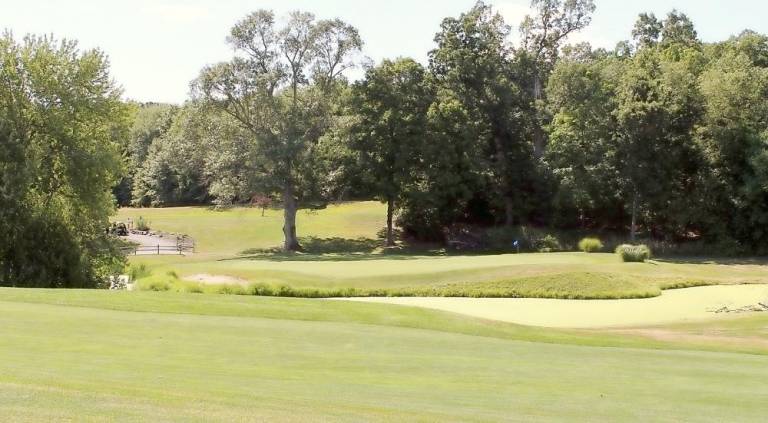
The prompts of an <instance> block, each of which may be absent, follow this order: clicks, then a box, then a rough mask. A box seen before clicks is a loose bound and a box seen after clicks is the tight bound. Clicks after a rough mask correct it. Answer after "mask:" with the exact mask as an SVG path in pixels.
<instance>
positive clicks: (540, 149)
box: [533, 72, 547, 159]
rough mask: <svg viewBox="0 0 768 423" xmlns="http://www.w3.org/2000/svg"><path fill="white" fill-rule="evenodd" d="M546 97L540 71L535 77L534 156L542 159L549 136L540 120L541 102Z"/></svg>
mask: <svg viewBox="0 0 768 423" xmlns="http://www.w3.org/2000/svg"><path fill="white" fill-rule="evenodd" d="M543 98H544V88H543V87H542V84H541V77H540V76H539V74H538V72H536V74H535V75H534V77H533V99H534V101H535V104H534V111H535V113H536V119H535V122H534V125H533V156H534V157H535V158H537V159H540V158H541V157H543V156H544V150H545V149H546V144H547V137H546V135H545V134H544V129H542V127H541V122H539V103H540V100H542V99H543Z"/></svg>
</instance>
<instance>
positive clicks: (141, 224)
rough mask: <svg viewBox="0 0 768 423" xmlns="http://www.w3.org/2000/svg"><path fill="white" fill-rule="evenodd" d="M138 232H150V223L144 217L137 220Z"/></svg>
mask: <svg viewBox="0 0 768 423" xmlns="http://www.w3.org/2000/svg"><path fill="white" fill-rule="evenodd" d="M136 230H137V231H142V232H146V231H148V230H149V221H147V220H146V219H144V218H143V217H141V216H139V218H138V219H136Z"/></svg>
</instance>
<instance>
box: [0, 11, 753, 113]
mask: <svg viewBox="0 0 768 423" xmlns="http://www.w3.org/2000/svg"><path fill="white" fill-rule="evenodd" d="M490 3H492V4H493V5H494V6H495V7H496V8H497V9H498V10H499V11H500V12H501V13H502V14H503V15H504V17H505V18H506V20H507V22H508V23H509V24H511V25H512V26H513V27H515V30H516V26H517V24H518V23H519V22H520V20H521V19H522V17H523V16H524V15H525V14H526V13H527V10H528V4H529V1H528V0H495V1H490ZM473 4H474V0H378V1H363V0H356V1H355V0H132V1H123V0H78V1H60V0H59V1H56V0H24V1H10V0H0V28H6V29H10V30H12V31H13V32H14V34H15V35H17V36H21V35H22V34H25V33H53V34H54V35H56V36H57V37H67V38H71V39H77V40H79V41H80V43H81V45H82V46H83V47H99V48H101V49H102V50H104V51H105V52H106V53H107V54H108V55H109V57H110V59H111V62H112V74H113V76H114V78H115V79H116V80H117V81H118V82H119V83H120V84H121V85H122V86H123V87H124V89H125V95H126V97H127V98H131V99H135V100H140V101H163V102H182V101H184V99H186V98H187V93H188V85H189V81H190V80H192V79H193V78H195V77H196V76H197V73H198V72H199V70H200V69H201V68H202V67H203V66H204V65H205V64H207V63H212V62H216V61H220V60H225V59H227V58H228V57H230V56H231V51H230V49H229V48H228V47H227V45H226V44H225V42H224V38H225V37H226V34H227V31H228V30H229V28H230V27H231V26H232V24H233V23H234V22H235V21H236V20H238V19H239V18H241V17H242V16H244V15H245V14H246V13H248V12H250V11H252V10H255V9H259V8H267V9H273V10H275V12H276V13H278V15H284V14H286V13H287V12H288V11H290V10H296V9H300V10H307V11H311V12H314V13H315V14H316V15H318V17H321V18H328V17H340V18H342V19H344V20H346V21H348V22H350V23H351V24H353V25H355V26H356V27H357V28H358V29H359V30H360V32H361V34H362V36H363V39H364V41H365V43H366V45H365V48H364V51H363V54H364V55H365V56H368V57H371V58H372V59H374V60H375V61H378V60H381V59H382V58H385V57H396V56H411V57H413V58H415V59H417V60H419V61H422V62H425V61H426V57H427V52H428V51H429V50H430V49H431V48H432V47H433V42H432V39H433V37H434V34H435V32H437V30H438V27H439V24H440V21H441V20H442V19H443V18H444V17H446V16H457V15H458V14H459V13H461V12H462V11H465V10H467V9H469V8H470V7H471V6H472V5H473ZM596 4H597V11H596V13H595V15H594V20H593V23H592V25H591V26H590V27H589V28H588V29H587V30H585V31H584V32H583V33H580V34H578V35H577V36H576V37H575V38H574V40H573V41H589V42H591V43H592V44H593V45H595V46H600V47H612V46H614V45H615V43H616V42H617V41H619V40H622V39H626V38H628V37H629V32H630V31H631V28H632V24H633V23H634V21H635V18H636V17H637V14H638V13H640V12H646V11H649V12H654V13H656V15H657V16H663V15H665V14H666V13H667V12H668V11H670V10H671V9H672V8H677V9H679V10H681V11H683V12H685V13H687V14H688V15H689V16H690V17H691V18H692V19H693V21H694V23H695V24H696V27H697V30H698V31H699V34H700V36H701V38H702V39H703V40H704V41H715V40H721V39H724V38H727V37H728V36H729V35H732V34H736V33H738V32H741V30H743V29H747V28H749V29H753V30H756V31H759V32H763V33H768V19H766V16H768V2H764V1H760V0H730V1H722V0H646V1H618V0H596Z"/></svg>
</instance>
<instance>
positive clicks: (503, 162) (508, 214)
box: [493, 135, 515, 226]
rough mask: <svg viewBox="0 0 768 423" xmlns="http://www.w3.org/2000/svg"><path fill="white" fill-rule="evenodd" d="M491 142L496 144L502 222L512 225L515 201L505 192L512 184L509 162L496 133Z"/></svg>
mask: <svg viewBox="0 0 768 423" xmlns="http://www.w3.org/2000/svg"><path fill="white" fill-rule="evenodd" d="M493 143H494V145H495V146H496V166H497V169H498V172H499V183H500V185H501V186H500V187H499V188H500V189H499V191H500V192H501V196H502V198H503V199H504V224H505V225H507V226H512V225H513V224H514V223H515V202H514V201H513V200H512V198H511V197H510V196H509V194H507V192H508V190H509V189H510V188H511V186H512V181H511V180H510V178H509V163H508V162H507V155H506V154H505V150H504V143H503V142H502V140H501V138H500V137H499V136H498V135H497V136H494V137H493Z"/></svg>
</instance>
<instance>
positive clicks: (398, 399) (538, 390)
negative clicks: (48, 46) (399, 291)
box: [0, 289, 768, 422]
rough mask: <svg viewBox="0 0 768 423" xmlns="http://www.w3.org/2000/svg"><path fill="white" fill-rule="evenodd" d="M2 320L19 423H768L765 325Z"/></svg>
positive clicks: (298, 313)
mask: <svg viewBox="0 0 768 423" xmlns="http://www.w3.org/2000/svg"><path fill="white" fill-rule="evenodd" d="M0 308H1V309H2V310H3V312H2V313H0V415H1V416H3V418H4V419H6V420H8V421H61V420H65V421H66V420H77V421H104V420H110V421H150V420H151V421H184V422H188V421H251V420H273V421H274V420H279V421H306V420H307V419H309V420H316V421H323V420H334V421H361V420H365V421H392V420H404V419H405V420H417V421H436V420H439V421H499V420H532V419H533V420H550V421H551V420H556V421H595V420H603V421H659V420H663V421H683V420H689V419H691V418H695V419H696V420H697V421H713V422H714V421H763V420H764V417H765V415H764V405H765V392H764V391H765V390H764V385H765V379H766V377H768V356H766V355H764V354H765V353H766V352H768V348H765V347H764V346H762V347H761V346H760V344H756V343H754V342H752V344H751V346H750V341H749V340H750V339H752V337H754V335H755V334H756V333H761V332H760V331H761V330H762V331H764V328H765V327H766V324H768V321H766V319H765V317H749V318H742V319H732V320H728V321H724V322H721V323H720V324H721V325H722V327H721V329H720V330H721V331H724V332H728V331H730V332H729V333H730V334H731V335H733V336H736V337H738V338H732V339H736V340H741V341H739V342H730V343H722V344H721V345H714V344H697V343H696V342H694V341H691V340H690V339H689V338H687V337H686V336H679V337H678V339H677V340H676V341H656V340H651V339H649V338H644V337H641V336H637V335H631V334H619V333H612V332H605V331H554V330H545V329H532V328H526V327H520V326H515V325H510V324H503V323H497V322H489V321H483V320H477V319H468V318H463V317H460V316H457V315H452V314H448V313H442V312H436V311H429V310H422V309H416V308H410V307H399V306H386V305H375V304H357V303H348V302H334V301H324V300H307V299H273V298H255V297H239V296H200V295H189V294H176V293H139V292H118V293H115V292H103V291H102V292H99V291H48V290H21V289H0ZM756 319H757V320H756ZM759 328H763V329H759ZM667 330H669V331H675V330H677V331H680V333H681V334H693V333H696V332H697V331H700V330H701V327H698V326H690V325H689V326H688V327H680V328H676V327H670V328H667ZM764 335H765V334H763V336H764ZM606 347H610V348H606ZM684 349H687V350H684ZM706 350H709V351H706ZM745 353H746V354H745Z"/></svg>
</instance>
